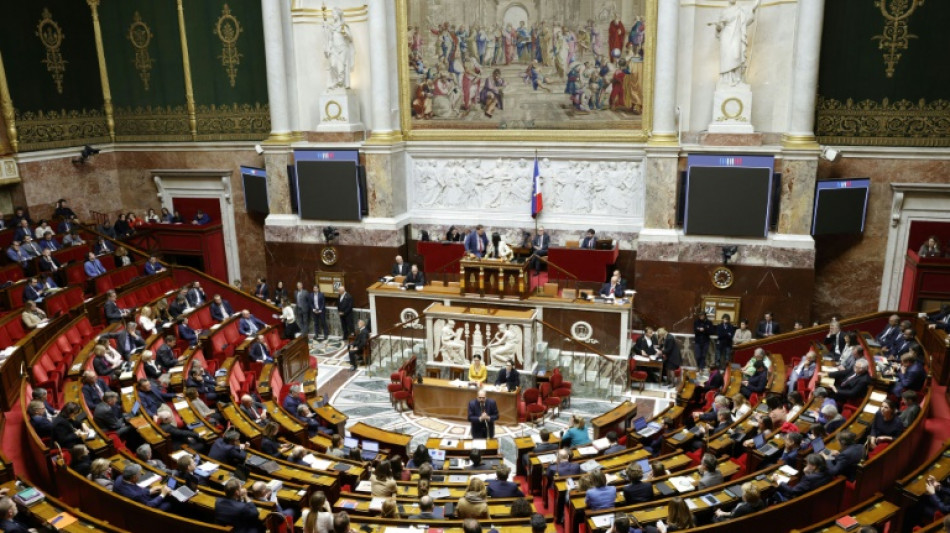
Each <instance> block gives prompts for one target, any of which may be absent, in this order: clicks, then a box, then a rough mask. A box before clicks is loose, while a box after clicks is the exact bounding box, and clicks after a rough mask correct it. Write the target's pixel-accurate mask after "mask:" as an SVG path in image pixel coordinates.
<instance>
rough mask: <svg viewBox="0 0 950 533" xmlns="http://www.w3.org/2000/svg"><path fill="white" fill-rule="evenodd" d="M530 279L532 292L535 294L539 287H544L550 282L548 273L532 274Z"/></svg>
mask: <svg viewBox="0 0 950 533" xmlns="http://www.w3.org/2000/svg"><path fill="white" fill-rule="evenodd" d="M529 272H530V271H529ZM528 279H529V280H530V281H531V285H530V287H531V292H535V291H536V290H537V289H538V287H543V286H544V284H545V283H547V282H548V273H547V272H531V275H530V276H529V277H528Z"/></svg>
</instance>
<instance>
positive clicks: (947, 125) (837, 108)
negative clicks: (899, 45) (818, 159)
mask: <svg viewBox="0 0 950 533" xmlns="http://www.w3.org/2000/svg"><path fill="white" fill-rule="evenodd" d="M815 133H816V134H817V136H818V138H819V141H820V142H821V143H822V144H844V145H848V144H850V145H865V146H922V147H936V146H950V100H933V101H931V102H927V101H926V100H924V99H920V100H918V101H917V102H912V101H910V100H896V101H894V102H891V101H890V100H889V99H887V98H885V99H883V100H882V101H881V102H876V101H874V100H862V101H854V100H852V99H850V98H848V99H847V100H845V101H843V102H842V101H840V100H835V99H833V98H823V97H819V98H818V105H817V120H816V121H815Z"/></svg>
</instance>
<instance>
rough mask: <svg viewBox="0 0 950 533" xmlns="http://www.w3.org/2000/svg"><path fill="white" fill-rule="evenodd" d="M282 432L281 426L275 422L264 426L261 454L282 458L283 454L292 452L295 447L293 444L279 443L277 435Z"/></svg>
mask: <svg viewBox="0 0 950 533" xmlns="http://www.w3.org/2000/svg"><path fill="white" fill-rule="evenodd" d="M278 432H280V425H279V424H278V423H277V422H274V421H273V420H271V421H269V422H267V424H265V425H264V429H262V430H261V435H262V436H261V452H262V453H265V454H267V455H270V456H271V457H277V458H281V457H283V454H284V453H286V452H288V451H290V449H291V448H292V447H293V444H291V443H289V442H288V443H285V444H281V443H280V442H278V441H277V433H278Z"/></svg>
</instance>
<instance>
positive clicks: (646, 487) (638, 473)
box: [622, 463, 653, 505]
mask: <svg viewBox="0 0 950 533" xmlns="http://www.w3.org/2000/svg"><path fill="white" fill-rule="evenodd" d="M625 472H626V473H627V481H628V482H629V483H628V484H626V485H624V487H623V489H622V490H623V501H624V504H626V505H633V504H635V503H644V502H648V501H650V500H652V499H653V484H652V483H647V482H645V481H643V468H641V467H640V465H639V464H637V463H630V464H629V465H627V469H626V470H625Z"/></svg>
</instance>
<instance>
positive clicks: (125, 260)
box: [115, 246, 132, 268]
mask: <svg viewBox="0 0 950 533" xmlns="http://www.w3.org/2000/svg"><path fill="white" fill-rule="evenodd" d="M131 264H132V258H131V257H129V250H128V249H126V247H125V246H119V247H118V248H116V249H115V267H116V268H119V267H124V266H129V265H131Z"/></svg>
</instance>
